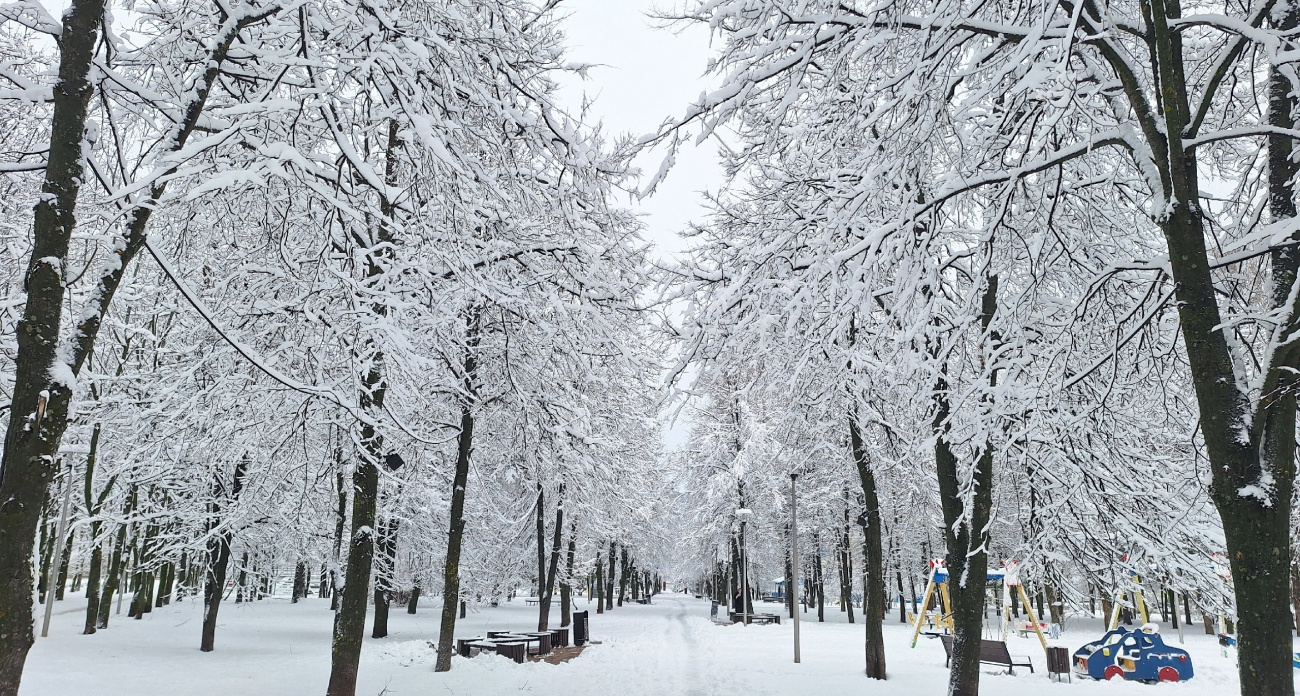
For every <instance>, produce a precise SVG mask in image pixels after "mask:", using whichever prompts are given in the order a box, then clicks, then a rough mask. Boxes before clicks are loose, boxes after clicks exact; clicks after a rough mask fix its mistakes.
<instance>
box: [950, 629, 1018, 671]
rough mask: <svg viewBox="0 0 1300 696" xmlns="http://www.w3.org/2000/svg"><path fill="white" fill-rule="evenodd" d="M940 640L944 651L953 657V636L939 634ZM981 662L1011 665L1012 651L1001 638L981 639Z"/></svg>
mask: <svg viewBox="0 0 1300 696" xmlns="http://www.w3.org/2000/svg"><path fill="white" fill-rule="evenodd" d="M939 640H941V641H943V651H944V652H946V653H948V656H949V657H952V636H939ZM980 662H989V663H992V664H995V665H1010V664H1011V653H1010V652H1009V651H1007V644H1006V643H1003V642H1002V641H1000V640H981V641H980Z"/></svg>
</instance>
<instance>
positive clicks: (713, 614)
mask: <svg viewBox="0 0 1300 696" xmlns="http://www.w3.org/2000/svg"><path fill="white" fill-rule="evenodd" d="M709 618H710V619H713V620H714V621H717V620H718V600H716V599H715V600H713V606H711V607H709Z"/></svg>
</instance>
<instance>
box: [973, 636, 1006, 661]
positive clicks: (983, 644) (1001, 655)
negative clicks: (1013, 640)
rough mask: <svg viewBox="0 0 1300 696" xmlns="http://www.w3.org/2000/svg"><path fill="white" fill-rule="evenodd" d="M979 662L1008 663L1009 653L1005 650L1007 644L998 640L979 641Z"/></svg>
mask: <svg viewBox="0 0 1300 696" xmlns="http://www.w3.org/2000/svg"><path fill="white" fill-rule="evenodd" d="M980 662H992V663H994V664H999V665H1010V664H1011V653H1010V652H1008V651H1007V644H1006V643H1003V642H1002V641H1000V640H982V641H980Z"/></svg>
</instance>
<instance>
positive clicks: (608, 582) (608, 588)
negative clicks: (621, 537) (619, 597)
mask: <svg viewBox="0 0 1300 696" xmlns="http://www.w3.org/2000/svg"><path fill="white" fill-rule="evenodd" d="M616 555H617V554H616V553H615V552H614V540H613V539H610V540H609V573H607V574H606V575H605V608H606V609H613V608H614V559H615V556H616Z"/></svg>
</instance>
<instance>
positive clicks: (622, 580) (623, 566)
mask: <svg viewBox="0 0 1300 696" xmlns="http://www.w3.org/2000/svg"><path fill="white" fill-rule="evenodd" d="M619 551H620V552H622V556H621V557H620V558H619V559H618V605H619V606H620V607H621V606H623V600H624V599H626V598H627V545H625V544H620V545H619Z"/></svg>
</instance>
